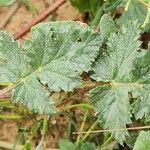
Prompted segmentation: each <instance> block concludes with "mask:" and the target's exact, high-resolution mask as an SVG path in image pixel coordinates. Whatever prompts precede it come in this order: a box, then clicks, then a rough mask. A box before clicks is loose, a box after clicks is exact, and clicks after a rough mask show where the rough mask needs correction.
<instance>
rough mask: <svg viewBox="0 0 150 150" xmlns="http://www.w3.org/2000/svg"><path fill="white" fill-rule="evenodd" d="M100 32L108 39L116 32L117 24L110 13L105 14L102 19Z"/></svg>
mask: <svg viewBox="0 0 150 150" xmlns="http://www.w3.org/2000/svg"><path fill="white" fill-rule="evenodd" d="M100 32H101V34H102V37H103V38H104V40H105V41H106V40H107V39H108V37H109V36H110V34H111V33H113V32H116V26H115V23H114V21H113V19H112V18H111V17H110V16H108V15H106V14H105V15H103V16H102V18H101V20H100Z"/></svg>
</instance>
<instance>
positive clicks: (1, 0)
mask: <svg viewBox="0 0 150 150" xmlns="http://www.w3.org/2000/svg"><path fill="white" fill-rule="evenodd" d="M15 1H16V0H0V5H2V6H5V5H11V4H13V3H14V2H15Z"/></svg>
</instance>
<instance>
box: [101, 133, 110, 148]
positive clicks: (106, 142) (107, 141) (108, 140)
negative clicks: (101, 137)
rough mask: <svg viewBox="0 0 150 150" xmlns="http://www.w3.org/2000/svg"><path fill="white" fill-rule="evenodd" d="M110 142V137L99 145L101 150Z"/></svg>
mask: <svg viewBox="0 0 150 150" xmlns="http://www.w3.org/2000/svg"><path fill="white" fill-rule="evenodd" d="M111 140H112V135H111V136H110V137H109V138H108V139H107V140H106V141H105V142H104V143H103V144H102V145H101V149H103V148H104V147H105V146H106V145H107V144H108V143H109V142H110V141H111Z"/></svg>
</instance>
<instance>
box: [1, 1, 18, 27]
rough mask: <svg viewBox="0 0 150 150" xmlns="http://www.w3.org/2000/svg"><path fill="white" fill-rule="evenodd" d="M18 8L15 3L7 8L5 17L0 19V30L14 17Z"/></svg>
mask: <svg viewBox="0 0 150 150" xmlns="http://www.w3.org/2000/svg"><path fill="white" fill-rule="evenodd" d="M19 6H20V3H19V2H15V3H14V4H13V5H11V6H10V7H9V8H8V11H7V12H6V13H5V16H4V17H2V18H1V19H0V29H2V28H4V27H5V26H6V25H7V23H8V22H9V20H10V18H11V17H12V16H13V15H14V13H15V12H16V11H17V10H18V8H19Z"/></svg>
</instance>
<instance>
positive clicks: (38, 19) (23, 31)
mask: <svg viewBox="0 0 150 150" xmlns="http://www.w3.org/2000/svg"><path fill="white" fill-rule="evenodd" d="M65 2H66V0H57V1H56V2H55V3H54V4H53V5H51V6H50V7H48V8H47V9H46V10H45V11H44V12H43V13H42V14H40V15H39V16H37V17H35V18H34V19H33V20H31V21H30V22H29V23H27V24H26V25H25V26H23V27H22V28H21V29H20V30H19V31H18V32H16V33H15V34H14V39H15V40H17V39H20V38H21V37H22V36H24V35H25V34H26V33H28V32H29V31H30V29H31V27H33V26H34V25H36V24H37V23H39V22H41V21H43V20H44V19H45V18H47V17H48V16H49V15H50V14H51V13H52V12H54V11H55V10H56V9H57V8H59V7H60V6H61V5H62V4H64V3H65Z"/></svg>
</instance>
